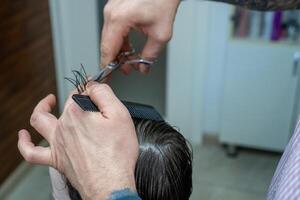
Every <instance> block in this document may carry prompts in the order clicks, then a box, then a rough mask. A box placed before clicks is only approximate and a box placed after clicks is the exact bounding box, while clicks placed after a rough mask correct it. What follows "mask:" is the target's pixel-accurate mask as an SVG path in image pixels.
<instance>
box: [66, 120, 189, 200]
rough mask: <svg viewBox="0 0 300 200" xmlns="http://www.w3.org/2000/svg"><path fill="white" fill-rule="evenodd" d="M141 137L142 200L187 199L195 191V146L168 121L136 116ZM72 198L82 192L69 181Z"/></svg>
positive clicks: (139, 185) (138, 166)
mask: <svg viewBox="0 0 300 200" xmlns="http://www.w3.org/2000/svg"><path fill="white" fill-rule="evenodd" d="M133 121H134V124H135V128H136V133H137V137H138V141H139V147H140V151H139V157H138V160H137V163H136V168H135V181H136V189H137V192H138V194H139V196H140V197H141V198H142V199H143V200H187V199H189V197H190V195H191V193H192V150H191V147H190V145H189V143H188V142H187V141H186V139H185V138H184V137H183V136H182V135H181V134H180V133H179V132H178V131H177V130H175V129H174V128H173V127H171V126H170V125H169V124H167V123H166V122H156V121H151V120H140V119H134V120H133ZM67 185H68V189H69V195H70V197H71V199H72V200H80V199H81V197H80V195H79V193H78V192H77V191H76V190H75V189H74V188H73V187H72V185H71V184H70V183H69V182H67Z"/></svg>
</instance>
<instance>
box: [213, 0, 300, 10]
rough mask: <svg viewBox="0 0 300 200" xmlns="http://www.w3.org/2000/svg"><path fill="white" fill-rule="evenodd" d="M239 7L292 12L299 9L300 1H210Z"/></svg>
mask: <svg viewBox="0 0 300 200" xmlns="http://www.w3.org/2000/svg"><path fill="white" fill-rule="evenodd" d="M211 1H216V2H224V3H229V4H232V5H237V6H241V7H243V8H248V9H252V10H260V11H271V10H292V9H300V0H211Z"/></svg>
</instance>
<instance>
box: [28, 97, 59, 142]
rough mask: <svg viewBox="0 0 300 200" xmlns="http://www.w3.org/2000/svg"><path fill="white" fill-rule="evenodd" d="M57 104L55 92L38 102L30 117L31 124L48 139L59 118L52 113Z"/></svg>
mask: <svg viewBox="0 0 300 200" xmlns="http://www.w3.org/2000/svg"><path fill="white" fill-rule="evenodd" d="M55 104H56V100H55V96H54V95H53V94H50V95H48V96H47V97H45V98H44V99H42V100H41V101H40V102H39V103H38V105H37V106H36V107H35V109H34V111H33V113H32V115H31V118H30V124H31V126H32V127H33V128H35V130H36V131H37V132H39V133H40V134H41V135H42V136H43V137H44V138H45V139H46V140H47V141H49V139H50V135H51V133H52V132H53V131H54V129H55V127H56V122H57V119H56V117H55V116H54V115H52V114H51V111H52V109H53V108H54V106H55Z"/></svg>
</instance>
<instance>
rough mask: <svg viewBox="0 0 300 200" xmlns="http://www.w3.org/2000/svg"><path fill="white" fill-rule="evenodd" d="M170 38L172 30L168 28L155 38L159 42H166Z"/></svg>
mask: <svg viewBox="0 0 300 200" xmlns="http://www.w3.org/2000/svg"><path fill="white" fill-rule="evenodd" d="M171 38H172V31H170V30H168V31H165V32H161V33H160V34H158V35H157V37H156V39H157V41H158V42H160V43H167V42H169V41H170V39H171Z"/></svg>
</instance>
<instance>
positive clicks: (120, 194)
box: [108, 189, 142, 200]
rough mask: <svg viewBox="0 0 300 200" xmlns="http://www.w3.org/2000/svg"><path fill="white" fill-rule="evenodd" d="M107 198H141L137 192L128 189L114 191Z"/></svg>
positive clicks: (136, 199)
mask: <svg viewBox="0 0 300 200" xmlns="http://www.w3.org/2000/svg"><path fill="white" fill-rule="evenodd" d="M108 200H142V199H141V198H140V197H139V196H138V195H137V193H135V192H132V191H131V190H129V189H124V190H118V191H114V192H113V193H112V194H111V196H110V198H109V199H108Z"/></svg>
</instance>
